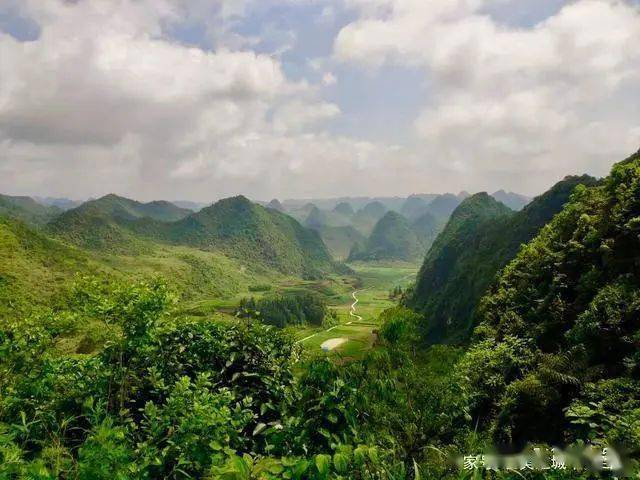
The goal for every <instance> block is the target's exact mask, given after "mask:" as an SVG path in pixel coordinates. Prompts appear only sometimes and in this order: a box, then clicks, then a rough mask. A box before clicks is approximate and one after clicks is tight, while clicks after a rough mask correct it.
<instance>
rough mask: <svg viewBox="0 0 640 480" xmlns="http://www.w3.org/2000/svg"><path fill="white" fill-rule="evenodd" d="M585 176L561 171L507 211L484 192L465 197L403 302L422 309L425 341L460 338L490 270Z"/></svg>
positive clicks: (472, 320)
mask: <svg viewBox="0 0 640 480" xmlns="http://www.w3.org/2000/svg"><path fill="white" fill-rule="evenodd" d="M594 183H595V180H594V179H593V178H591V177H588V176H582V177H567V178H565V179H564V180H562V181H561V182H559V183H558V184H556V185H555V186H554V187H552V188H551V189H550V190H549V191H547V192H546V193H545V194H543V195H541V196H539V197H537V198H536V199H534V200H533V201H532V202H531V203H530V204H529V205H527V206H526V207H525V208H524V209H523V210H521V211H519V212H516V213H513V212H511V211H510V210H508V209H507V208H506V207H504V206H503V205H502V204H501V203H499V202H497V201H496V200H494V199H493V198H492V197H491V196H489V195H486V194H477V195H474V196H472V197H469V198H468V199H466V200H465V201H464V202H463V203H462V204H461V205H460V206H459V207H458V209H456V211H455V212H454V213H453V215H452V216H451V219H450V221H449V223H448V224H447V226H446V228H445V230H444V231H443V232H442V233H441V234H440V236H439V237H438V238H437V240H436V242H435V243H434V245H433V248H431V250H430V251H429V253H428V255H427V257H426V258H425V261H424V264H423V266H422V268H421V270H420V273H419V275H418V280H417V282H416V286H415V290H414V292H413V294H412V295H411V296H410V297H409V299H408V304H409V305H410V306H411V307H412V308H414V309H416V310H417V311H420V312H421V313H423V314H424V316H425V319H426V322H427V323H428V339H429V341H431V342H440V341H449V342H455V341H460V340H466V339H467V338H468V336H469V334H470V333H471V330H472V328H473V326H474V325H475V323H476V319H475V318H474V316H475V311H476V308H477V306H478V303H479V301H480V298H481V297H482V295H484V293H485V292H486V291H487V289H488V288H489V286H490V285H491V283H492V282H493V281H494V280H495V277H496V274H497V273H498V272H499V271H500V270H501V269H502V268H503V267H504V266H505V265H506V264H507V263H508V262H509V261H510V260H511V259H513V258H514V257H515V255H516V254H517V252H518V250H519V248H520V246H521V245H522V244H523V243H526V242H528V241H529V240H531V239H532V238H533V237H534V236H535V235H536V234H537V233H538V232H539V231H540V229H541V228H542V227H543V226H544V225H545V224H546V223H547V222H549V221H550V220H551V218H552V217H553V216H554V215H555V214H556V213H558V212H559V211H560V210H561V209H562V207H563V205H564V204H565V203H566V202H567V201H568V199H569V196H570V194H571V192H572V191H573V189H574V188H575V187H576V186H577V185H593V184H594Z"/></svg>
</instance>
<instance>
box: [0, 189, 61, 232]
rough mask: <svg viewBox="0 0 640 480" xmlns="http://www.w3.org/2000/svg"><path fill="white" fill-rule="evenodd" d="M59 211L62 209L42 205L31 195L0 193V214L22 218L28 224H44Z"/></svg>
mask: <svg viewBox="0 0 640 480" xmlns="http://www.w3.org/2000/svg"><path fill="white" fill-rule="evenodd" d="M61 213H62V209H60V208H58V207H54V206H47V205H42V204H40V203H38V202H36V201H35V200H34V199H33V198H31V197H14V196H10V195H0V215H2V216H4V217H9V218H14V219H17V220H22V221H23V222H25V223H27V224H29V225H44V224H45V223H47V222H48V221H50V220H51V219H53V218H55V217H56V216H57V215H60V214H61Z"/></svg>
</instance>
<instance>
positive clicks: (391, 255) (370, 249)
mask: <svg viewBox="0 0 640 480" xmlns="http://www.w3.org/2000/svg"><path fill="white" fill-rule="evenodd" d="M423 254H424V245H423V243H422V242H421V240H420V238H419V237H418V235H417V234H416V232H415V231H414V230H413V229H412V228H411V225H410V224H409V221H408V220H407V219H406V218H405V217H404V216H402V215H400V214H399V213H397V212H392V211H390V212H387V213H385V215H384V216H383V217H382V218H381V219H380V220H379V221H378V222H377V223H376V225H375V227H374V228H373V231H372V232H371V235H370V236H369V238H368V239H367V241H366V244H365V245H364V248H363V247H362V245H360V244H359V245H358V246H357V247H355V248H354V250H353V251H352V252H351V254H350V255H349V260H350V261H355V260H363V261H370V260H404V261H411V260H416V259H418V258H420V257H421V256H422V255H423Z"/></svg>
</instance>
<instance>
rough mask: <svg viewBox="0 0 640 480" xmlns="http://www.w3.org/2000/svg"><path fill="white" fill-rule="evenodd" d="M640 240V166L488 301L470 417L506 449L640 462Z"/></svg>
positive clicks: (577, 213) (599, 189) (606, 187)
mask: <svg viewBox="0 0 640 480" xmlns="http://www.w3.org/2000/svg"><path fill="white" fill-rule="evenodd" d="M574 183H575V182H574ZM590 183H593V182H590ZM534 202H535V201H534ZM639 232H640V154H636V155H634V156H632V157H630V158H629V159H627V160H625V161H623V162H621V163H619V164H617V165H615V166H614V167H613V170H612V172H611V175H610V176H609V177H608V178H607V179H606V180H605V181H604V182H603V183H601V184H600V185H598V186H595V187H590V188H587V187H578V188H576V189H575V192H574V194H573V196H572V199H571V201H570V202H569V203H568V204H567V205H566V206H565V207H564V209H563V210H562V212H561V213H560V214H558V215H557V216H556V217H555V218H554V219H553V220H552V221H551V222H550V223H549V224H548V225H547V226H545V227H544V228H543V229H542V230H541V231H540V233H539V234H538V235H537V237H535V239H534V240H532V241H531V242H530V243H528V244H527V245H526V246H525V247H524V248H523V249H522V250H520V252H519V254H518V255H517V257H516V258H515V260H513V261H512V262H511V263H510V264H509V265H508V266H507V267H506V268H505V270H504V272H503V273H502V275H501V276H500V277H499V279H498V282H497V283H496V284H495V285H494V287H493V288H492V289H491V291H490V293H489V294H488V295H487V296H486V297H485V298H484V299H483V300H482V303H481V307H480V309H479V318H480V319H481V323H480V326H479V327H478V329H477V330H476V336H475V338H476V340H477V342H476V343H475V344H474V345H473V346H472V349H471V351H470V352H469V354H467V360H466V361H465V364H468V365H469V368H468V370H467V371H468V372H469V373H470V376H469V377H468V378H469V380H470V383H471V385H470V386H469V387H470V388H472V389H474V390H475V391H476V394H475V395H474V402H473V404H472V407H473V410H472V412H471V414H472V415H473V417H474V418H478V419H479V420H480V422H481V423H484V424H486V425H487V427H488V428H489V429H490V431H492V433H493V434H494V437H496V438H497V440H498V441H503V442H515V443H518V444H523V443H524V442H525V441H545V442H549V443H552V444H553V443H557V442H567V441H568V442H572V441H575V440H576V439H579V440H583V441H585V440H588V439H589V438H597V439H603V440H604V439H606V440H607V441H605V442H604V443H605V444H606V443H609V444H612V443H613V444H616V445H620V446H622V447H623V448H625V447H626V448H631V450H630V451H635V452H637V451H638V445H640V437H639V436H638V429H637V425H638V411H639V410H638V409H639V408H640V384H639V383H638V378H640V369H639V362H638V360H639V356H638V352H639V351H640V269H639V265H640V236H639V235H638V233H639ZM473 371H475V372H477V373H476V374H473V373H471V372H473ZM487 379H491V381H490V382H489V381H487ZM480 426H481V427H482V425H480ZM588 436H589V437H588Z"/></svg>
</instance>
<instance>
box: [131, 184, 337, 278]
mask: <svg viewBox="0 0 640 480" xmlns="http://www.w3.org/2000/svg"><path fill="white" fill-rule="evenodd" d="M156 227H159V228H158V229H157V233H156V235H157V236H158V237H159V238H160V239H162V240H166V241H169V242H171V243H174V244H179V245H190V246H195V247H198V248H203V249H214V250H220V251H223V252H225V253H227V254H229V255H231V256H233V257H236V258H240V259H244V260H247V261H254V262H258V263H260V264H263V265H265V266H267V267H270V268H275V269H276V270H278V271H280V272H282V273H288V274H294V275H305V276H314V275H317V274H318V273H319V270H323V269H324V270H330V269H331V268H332V260H331V256H330V255H329V252H328V251H327V248H326V246H325V245H324V243H323V242H322V239H321V238H320V236H319V235H318V233H317V232H315V231H313V230H311V229H308V228H304V227H303V226H302V225H300V224H299V223H298V222H297V221H296V220H295V219H293V218H292V217H290V216H288V215H286V214H284V213H281V212H278V211H276V210H273V209H268V208H265V207H262V206H260V205H258V204H255V203H252V202H251V201H250V200H248V199H247V198H245V197H243V196H238V197H233V198H227V199H224V200H220V201H218V202H216V203H215V204H213V205H211V206H210V207H207V208H203V209H202V210H200V211H199V212H197V213H194V214H192V215H189V216H188V217H186V218H184V219H183V220H180V221H178V222H173V223H171V224H166V225H162V226H158V225H156ZM136 228H140V231H142V232H144V226H141V225H139V224H138V225H136Z"/></svg>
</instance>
